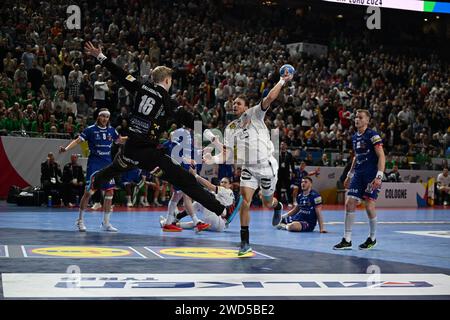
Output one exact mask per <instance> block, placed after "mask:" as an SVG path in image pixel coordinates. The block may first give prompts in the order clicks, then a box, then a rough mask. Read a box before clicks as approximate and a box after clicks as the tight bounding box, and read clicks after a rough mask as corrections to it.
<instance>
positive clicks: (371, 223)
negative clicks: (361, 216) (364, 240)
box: [369, 217, 377, 241]
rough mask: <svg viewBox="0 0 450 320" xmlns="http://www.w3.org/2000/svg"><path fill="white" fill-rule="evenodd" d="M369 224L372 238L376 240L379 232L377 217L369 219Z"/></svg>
mask: <svg viewBox="0 0 450 320" xmlns="http://www.w3.org/2000/svg"><path fill="white" fill-rule="evenodd" d="M369 226H370V234H369V237H370V239H372V241H373V240H375V234H376V232H377V217H375V218H373V219H369Z"/></svg>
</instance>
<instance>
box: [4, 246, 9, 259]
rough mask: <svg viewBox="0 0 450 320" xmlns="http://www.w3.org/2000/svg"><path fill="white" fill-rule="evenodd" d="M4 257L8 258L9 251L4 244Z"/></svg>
mask: <svg viewBox="0 0 450 320" xmlns="http://www.w3.org/2000/svg"><path fill="white" fill-rule="evenodd" d="M4 247H5V258H9V251H8V246H7V245H5V246H4Z"/></svg>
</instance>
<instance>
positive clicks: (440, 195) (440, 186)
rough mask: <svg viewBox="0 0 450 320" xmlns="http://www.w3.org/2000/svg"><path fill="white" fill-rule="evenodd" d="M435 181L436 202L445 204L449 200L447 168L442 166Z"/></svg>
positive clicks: (449, 189)
mask: <svg viewBox="0 0 450 320" xmlns="http://www.w3.org/2000/svg"><path fill="white" fill-rule="evenodd" d="M436 182H437V184H436V189H437V203H438V204H443V205H444V206H446V205H448V203H449V201H450V176H449V174H448V168H444V169H443V171H442V172H441V173H439V175H438V176H437V179H436Z"/></svg>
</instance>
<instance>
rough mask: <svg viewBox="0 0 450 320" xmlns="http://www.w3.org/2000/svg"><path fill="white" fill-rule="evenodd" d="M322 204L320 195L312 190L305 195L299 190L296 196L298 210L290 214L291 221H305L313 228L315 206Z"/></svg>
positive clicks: (315, 219) (314, 223) (315, 216)
mask: <svg viewBox="0 0 450 320" xmlns="http://www.w3.org/2000/svg"><path fill="white" fill-rule="evenodd" d="M321 205H322V197H321V196H320V194H319V193H318V192H316V191H314V190H311V192H310V193H309V194H307V195H304V194H303V192H301V193H300V194H299V195H298V196H297V208H298V212H297V213H296V214H295V215H294V216H292V220H293V221H306V222H308V224H309V225H310V226H311V227H312V228H314V227H315V226H316V223H317V214H316V208H317V207H318V206H321Z"/></svg>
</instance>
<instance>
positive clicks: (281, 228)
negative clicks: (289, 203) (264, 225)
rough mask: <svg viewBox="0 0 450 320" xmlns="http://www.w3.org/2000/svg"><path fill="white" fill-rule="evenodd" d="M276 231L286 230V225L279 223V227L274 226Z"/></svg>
mask: <svg viewBox="0 0 450 320" xmlns="http://www.w3.org/2000/svg"><path fill="white" fill-rule="evenodd" d="M276 228H277V229H278V230H286V223H282V222H280V224H279V225H277V226H276Z"/></svg>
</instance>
